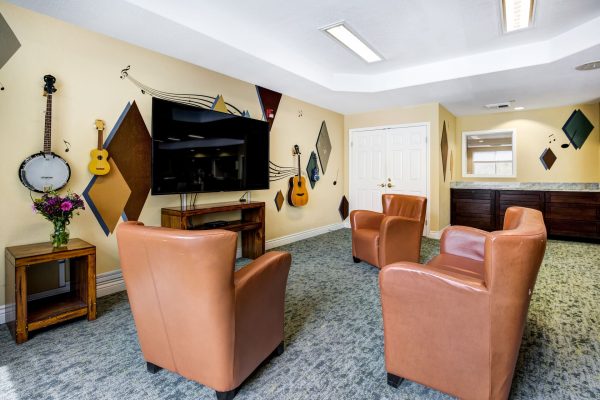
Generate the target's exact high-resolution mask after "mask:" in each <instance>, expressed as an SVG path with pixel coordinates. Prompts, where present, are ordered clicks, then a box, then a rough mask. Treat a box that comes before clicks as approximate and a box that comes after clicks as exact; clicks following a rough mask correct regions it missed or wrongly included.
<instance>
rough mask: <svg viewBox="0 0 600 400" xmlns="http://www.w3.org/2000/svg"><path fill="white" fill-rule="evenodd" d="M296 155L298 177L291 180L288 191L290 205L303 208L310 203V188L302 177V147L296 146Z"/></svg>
mask: <svg viewBox="0 0 600 400" xmlns="http://www.w3.org/2000/svg"><path fill="white" fill-rule="evenodd" d="M294 154H295V155H297V156H298V175H296V176H293V177H291V178H290V182H289V185H290V188H289V190H288V203H289V204H290V206H294V207H301V206H305V205H306V203H308V188H307V186H306V179H305V178H304V177H303V176H302V172H301V169H300V147H298V145H295V146H294Z"/></svg>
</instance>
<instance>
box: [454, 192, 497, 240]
mask: <svg viewBox="0 0 600 400" xmlns="http://www.w3.org/2000/svg"><path fill="white" fill-rule="evenodd" d="M451 192H452V193H451V197H452V200H451V203H452V205H451V211H450V223H451V224H452V225H466V226H472V227H474V228H479V229H483V230H486V231H491V230H494V227H495V224H496V217H495V209H496V201H495V197H494V191H493V190H485V189H451Z"/></svg>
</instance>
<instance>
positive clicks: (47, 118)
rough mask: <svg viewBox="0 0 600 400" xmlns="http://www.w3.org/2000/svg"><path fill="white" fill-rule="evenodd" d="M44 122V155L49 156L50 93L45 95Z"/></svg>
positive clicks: (50, 139)
mask: <svg viewBox="0 0 600 400" xmlns="http://www.w3.org/2000/svg"><path fill="white" fill-rule="evenodd" d="M44 122H45V123H44V154H50V153H51V152H52V136H51V135H52V132H51V129H52V93H46V116H45V121H44Z"/></svg>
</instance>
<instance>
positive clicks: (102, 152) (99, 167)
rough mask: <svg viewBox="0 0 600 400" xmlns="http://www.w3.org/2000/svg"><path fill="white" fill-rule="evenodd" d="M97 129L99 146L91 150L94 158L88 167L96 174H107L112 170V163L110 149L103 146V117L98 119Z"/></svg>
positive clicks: (91, 155)
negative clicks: (109, 160)
mask: <svg viewBox="0 0 600 400" xmlns="http://www.w3.org/2000/svg"><path fill="white" fill-rule="evenodd" d="M96 130H97V131H98V148H97V149H94V150H92V151H91V152H90V157H91V158H92V160H91V161H90V163H89V164H88V169H89V170H90V172H91V173H92V174H94V175H106V174H108V172H109V171H110V164H109V163H108V161H106V160H107V159H108V151H106V149H104V148H102V143H104V138H103V133H104V121H102V120H101V119H97V120H96Z"/></svg>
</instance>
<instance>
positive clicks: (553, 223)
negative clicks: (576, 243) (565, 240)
mask: <svg viewBox="0 0 600 400" xmlns="http://www.w3.org/2000/svg"><path fill="white" fill-rule="evenodd" d="M545 203H546V208H545V213H544V217H545V221H546V229H547V230H548V235H550V236H556V237H575V238H581V239H600V193H596V192H546V193H545Z"/></svg>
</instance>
